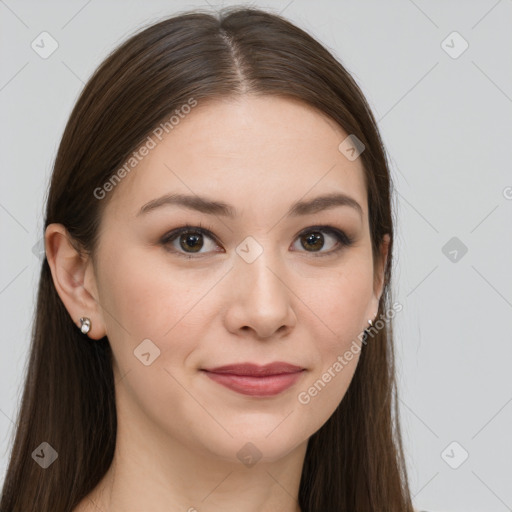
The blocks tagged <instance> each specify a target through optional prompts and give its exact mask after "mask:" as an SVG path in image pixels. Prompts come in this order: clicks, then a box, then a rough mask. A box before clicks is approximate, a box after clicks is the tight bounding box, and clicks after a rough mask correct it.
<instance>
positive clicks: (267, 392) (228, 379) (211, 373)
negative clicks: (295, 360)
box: [201, 362, 306, 397]
mask: <svg viewBox="0 0 512 512" xmlns="http://www.w3.org/2000/svg"><path fill="white" fill-rule="evenodd" d="M201 371H202V372H204V373H205V375H206V376H207V377H209V378H210V379H212V380H213V381H215V382H217V383H218V384H220V385H222V386H225V387H227V388H229V389H231V390H232V391H236V392H237V393H240V394H243V395H249V396H260V397H266V396H275V395H278V394H279V393H282V392H283V391H285V390H286V389H288V388H290V387H291V386H293V385H294V384H295V383H296V382H297V381H298V380H299V379H300V377H301V376H302V374H303V373H304V372H305V371H306V370H305V368H301V367H300V366H296V365H292V364H289V363H283V362H276V363H271V364H267V365H264V366H259V365H256V364H253V363H242V364H234V365H226V366H219V367H216V368H210V369H201Z"/></svg>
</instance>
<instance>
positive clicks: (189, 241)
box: [180, 233, 203, 252]
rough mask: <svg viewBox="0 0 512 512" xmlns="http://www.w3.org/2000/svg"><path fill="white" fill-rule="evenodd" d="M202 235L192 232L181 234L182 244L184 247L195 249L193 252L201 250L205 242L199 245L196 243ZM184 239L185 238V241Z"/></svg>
mask: <svg viewBox="0 0 512 512" xmlns="http://www.w3.org/2000/svg"><path fill="white" fill-rule="evenodd" d="M201 236H202V235H192V234H190V233H185V234H183V235H181V236H180V245H181V247H182V249H184V250H186V249H193V252H199V251H200V250H201V248H202V246H203V244H200V245H199V246H197V245H195V244H196V243H197V241H198V240H199V238H200V237H201ZM183 240H185V241H184V242H183Z"/></svg>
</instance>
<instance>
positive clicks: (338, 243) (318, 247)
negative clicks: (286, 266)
mask: <svg viewBox="0 0 512 512" xmlns="http://www.w3.org/2000/svg"><path fill="white" fill-rule="evenodd" d="M325 235H327V237H326V236H325ZM326 240H327V247H328V250H325V251H322V249H323V248H324V247H325V245H326ZM329 240H330V241H329ZM298 241H300V245H301V247H302V248H303V249H305V250H306V251H305V252H309V253H313V256H330V255H332V254H334V253H337V252H338V251H340V250H341V249H343V248H344V247H348V246H350V245H351V244H352V243H353V240H352V239H351V238H350V237H348V236H347V235H346V234H345V233H344V232H343V231H340V230H338V229H336V228H333V227H330V226H317V227H311V228H308V229H307V230H306V231H303V232H302V233H301V234H300V235H299V237H298ZM329 248H330V250H329ZM300 252H304V251H300Z"/></svg>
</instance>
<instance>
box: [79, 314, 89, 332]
mask: <svg viewBox="0 0 512 512" xmlns="http://www.w3.org/2000/svg"><path fill="white" fill-rule="evenodd" d="M80 330H81V331H82V332H83V333H84V334H87V333H88V332H89V331H90V330H91V319H90V318H87V317H82V318H80Z"/></svg>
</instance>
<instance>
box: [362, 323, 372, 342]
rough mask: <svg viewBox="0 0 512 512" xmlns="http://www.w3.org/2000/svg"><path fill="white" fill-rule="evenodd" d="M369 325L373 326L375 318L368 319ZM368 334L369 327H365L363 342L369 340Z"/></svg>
mask: <svg viewBox="0 0 512 512" xmlns="http://www.w3.org/2000/svg"><path fill="white" fill-rule="evenodd" d="M368 325H369V326H370V327H372V326H373V320H371V319H370V320H368ZM368 335H369V332H368V329H365V330H364V333H363V343H366V342H367V341H368Z"/></svg>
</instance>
